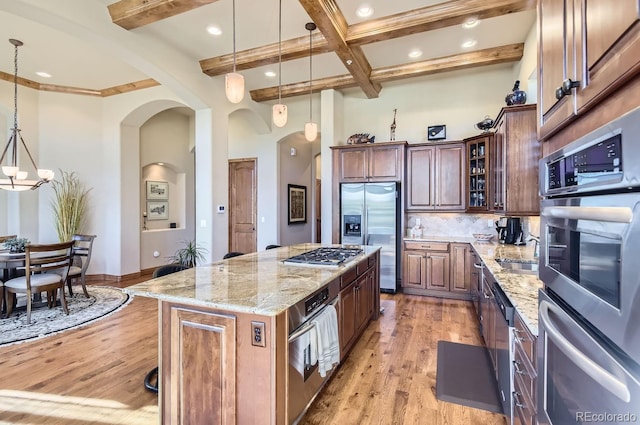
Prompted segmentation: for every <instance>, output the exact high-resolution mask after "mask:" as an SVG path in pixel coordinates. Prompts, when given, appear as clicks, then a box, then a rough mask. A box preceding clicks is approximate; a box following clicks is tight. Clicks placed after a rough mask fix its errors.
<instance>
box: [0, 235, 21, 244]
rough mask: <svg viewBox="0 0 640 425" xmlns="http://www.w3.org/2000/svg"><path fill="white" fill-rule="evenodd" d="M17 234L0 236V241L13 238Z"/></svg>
mask: <svg viewBox="0 0 640 425" xmlns="http://www.w3.org/2000/svg"><path fill="white" fill-rule="evenodd" d="M17 237H18V235H8V236H0V243H5V242H6V241H8V240H9V239H15V238H17Z"/></svg>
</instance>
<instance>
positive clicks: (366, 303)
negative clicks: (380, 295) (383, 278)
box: [356, 274, 371, 330]
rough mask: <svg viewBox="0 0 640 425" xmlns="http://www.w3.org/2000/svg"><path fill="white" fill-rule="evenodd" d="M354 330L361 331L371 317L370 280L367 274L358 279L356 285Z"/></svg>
mask: <svg viewBox="0 0 640 425" xmlns="http://www.w3.org/2000/svg"><path fill="white" fill-rule="evenodd" d="M356 300H357V306H356V324H357V326H356V328H357V329H358V330H361V329H362V328H363V327H364V326H366V325H367V323H368V322H369V318H370V317H371V280H370V279H369V275H368V274H364V275H362V276H360V278H358V282H357V283H356Z"/></svg>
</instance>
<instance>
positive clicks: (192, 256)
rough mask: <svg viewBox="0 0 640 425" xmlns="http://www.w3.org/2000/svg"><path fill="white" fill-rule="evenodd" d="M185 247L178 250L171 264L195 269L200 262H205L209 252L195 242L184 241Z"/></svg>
mask: <svg viewBox="0 0 640 425" xmlns="http://www.w3.org/2000/svg"><path fill="white" fill-rule="evenodd" d="M183 243H184V244H185V245H184V247H182V248H180V249H178V250H177V251H176V252H175V253H174V254H173V257H171V262H173V263H175V264H180V265H182V266H185V267H195V266H196V265H197V264H198V262H199V261H204V260H205V256H204V253H205V252H207V250H206V249H205V248H203V247H201V246H200V245H198V244H196V243H195V241H183Z"/></svg>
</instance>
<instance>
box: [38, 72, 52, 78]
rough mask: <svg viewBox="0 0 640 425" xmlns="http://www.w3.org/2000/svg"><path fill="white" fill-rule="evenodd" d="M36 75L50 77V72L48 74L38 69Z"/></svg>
mask: <svg viewBox="0 0 640 425" xmlns="http://www.w3.org/2000/svg"><path fill="white" fill-rule="evenodd" d="M36 75H38V76H40V77H42V78H51V74H49V73H48V72H44V71H38V72H36Z"/></svg>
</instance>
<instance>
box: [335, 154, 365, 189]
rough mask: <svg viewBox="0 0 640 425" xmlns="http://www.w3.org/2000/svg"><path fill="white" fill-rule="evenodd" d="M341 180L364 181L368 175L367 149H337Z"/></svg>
mask: <svg viewBox="0 0 640 425" xmlns="http://www.w3.org/2000/svg"><path fill="white" fill-rule="evenodd" d="M338 152H339V153H338V158H339V164H338V167H339V169H338V170H339V174H340V181H341V182H366V181H367V177H368V176H369V163H368V149H367V148H353V149H343V150H340V151H338Z"/></svg>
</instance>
